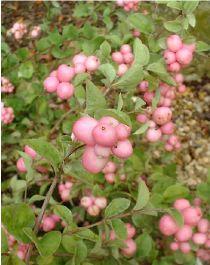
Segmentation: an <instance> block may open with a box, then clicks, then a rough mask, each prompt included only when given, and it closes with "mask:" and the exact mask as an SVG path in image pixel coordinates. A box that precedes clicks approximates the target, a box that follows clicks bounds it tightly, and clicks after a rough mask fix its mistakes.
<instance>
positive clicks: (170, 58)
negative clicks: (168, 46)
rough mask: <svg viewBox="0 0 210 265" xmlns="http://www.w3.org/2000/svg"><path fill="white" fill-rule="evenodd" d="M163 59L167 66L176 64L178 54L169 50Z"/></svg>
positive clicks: (165, 52)
mask: <svg viewBox="0 0 210 265" xmlns="http://www.w3.org/2000/svg"><path fill="white" fill-rule="evenodd" d="M163 57H164V59H165V61H166V63H167V64H171V63H174V62H176V54H175V53H174V52H171V51H169V50H166V51H164V54H163Z"/></svg>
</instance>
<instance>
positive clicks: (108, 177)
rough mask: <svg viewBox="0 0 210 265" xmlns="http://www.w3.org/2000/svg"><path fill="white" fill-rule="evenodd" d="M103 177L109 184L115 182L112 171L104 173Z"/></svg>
mask: <svg viewBox="0 0 210 265" xmlns="http://www.w3.org/2000/svg"><path fill="white" fill-rule="evenodd" d="M104 178H105V180H106V181H107V182H108V183H110V184H113V183H114V182H115V174H114V173H106V174H105V175H104Z"/></svg>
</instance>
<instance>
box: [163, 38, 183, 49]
mask: <svg viewBox="0 0 210 265" xmlns="http://www.w3.org/2000/svg"><path fill="white" fill-rule="evenodd" d="M166 45H167V47H168V49H169V50H170V51H172V52H177V51H178V50H179V49H181V48H182V40H181V38H180V37H179V36H178V35H175V34H174V35H171V36H169V37H168V38H167V40H166Z"/></svg>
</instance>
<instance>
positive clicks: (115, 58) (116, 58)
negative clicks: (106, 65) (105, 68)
mask: <svg viewBox="0 0 210 265" xmlns="http://www.w3.org/2000/svg"><path fill="white" fill-rule="evenodd" d="M112 60H113V61H114V62H116V63H117V64H123V63H124V59H123V55H122V53H121V52H113V53H112Z"/></svg>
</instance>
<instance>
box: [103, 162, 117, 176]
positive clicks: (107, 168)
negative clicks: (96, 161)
mask: <svg viewBox="0 0 210 265" xmlns="http://www.w3.org/2000/svg"><path fill="white" fill-rule="evenodd" d="M116 169H117V167H116V165H115V163H114V162H112V161H109V162H108V163H107V164H106V166H105V167H104V168H103V170H102V172H103V173H104V174H107V173H113V172H115V171H116Z"/></svg>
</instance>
